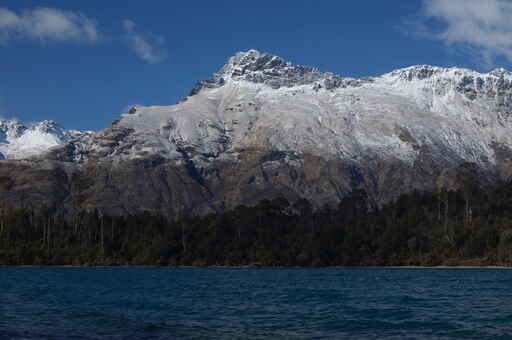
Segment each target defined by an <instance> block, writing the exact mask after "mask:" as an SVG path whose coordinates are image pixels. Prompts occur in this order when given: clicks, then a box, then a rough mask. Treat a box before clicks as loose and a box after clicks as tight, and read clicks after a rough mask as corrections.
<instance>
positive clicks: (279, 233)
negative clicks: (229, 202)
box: [0, 175, 512, 267]
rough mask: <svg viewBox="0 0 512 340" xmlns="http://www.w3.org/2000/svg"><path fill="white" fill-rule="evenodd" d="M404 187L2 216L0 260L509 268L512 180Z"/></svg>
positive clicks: (5, 213)
mask: <svg viewBox="0 0 512 340" xmlns="http://www.w3.org/2000/svg"><path fill="white" fill-rule="evenodd" d="M476 183H477V182H476V181H475V179H474V177H471V176H467V175H465V176H462V177H461V185H460V190H457V191H454V190H442V191H439V192H412V193H409V194H405V195H402V196H401V197H399V198H398V199H397V200H396V201H394V202H391V203H389V204H386V205H384V206H382V207H377V206H375V205H373V204H372V203H371V202H369V200H368V197H367V195H366V193H365V192H364V191H363V190H354V191H353V192H352V193H351V195H349V196H347V197H346V198H344V199H343V200H342V201H341V202H340V203H339V205H338V206H337V207H335V208H332V207H331V208H329V207H324V208H322V209H317V210H314V209H313V206H312V204H311V203H310V202H309V201H307V200H305V199H300V200H298V201H296V202H288V201H287V200H286V199H285V198H276V199H273V200H264V201H261V202H260V203H259V204H258V205H256V206H254V207H246V206H239V207H237V208H235V209H234V210H231V211H228V212H225V213H219V214H210V215H207V216H203V217H199V216H186V217H183V218H181V219H179V220H176V221H169V220H167V219H165V218H164V217H162V216H155V215H151V214H149V213H144V214H140V215H136V216H123V217H113V216H104V215H102V214H101V213H100V212H99V211H94V212H82V213H80V214H77V215H75V216H72V217H69V216H65V217H64V216H55V215H53V214H52V213H51V212H50V211H49V210H48V209H41V210H39V211H29V210H7V211H6V210H4V211H3V212H2V213H1V214H0V265H76V266H89V265H105V266H116V265H159V266H301V267H323V266H438V265H447V266H451V265H468V266H470V265H471V266H486V265H499V266H510V265H512V183H500V184H497V185H495V186H494V187H491V188H485V189H483V188H481V187H480V186H478V185H477V184H476Z"/></svg>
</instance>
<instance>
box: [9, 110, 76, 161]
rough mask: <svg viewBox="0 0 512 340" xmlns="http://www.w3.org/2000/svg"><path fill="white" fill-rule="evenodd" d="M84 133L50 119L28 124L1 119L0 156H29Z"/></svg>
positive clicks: (17, 157)
mask: <svg viewBox="0 0 512 340" xmlns="http://www.w3.org/2000/svg"><path fill="white" fill-rule="evenodd" d="M82 134H83V133H82V132H80V131H75V130H64V129H63V128H62V127H61V126H59V125H58V124H57V123H55V122H53V121H48V120H45V121H43V122H40V123H35V124H30V125H28V126H27V125H23V124H20V123H19V122H18V121H16V120H14V119H6V120H0V155H1V157H0V158H1V159H5V158H7V159H11V158H12V159H20V158H27V157H30V156H33V155H37V154H40V153H42V152H44V151H46V150H48V149H50V148H51V147H54V146H57V145H61V144H63V143H65V142H67V141H69V140H71V139H73V138H76V137H78V136H81V135H82Z"/></svg>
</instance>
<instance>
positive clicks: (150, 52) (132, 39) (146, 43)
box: [123, 19, 167, 64]
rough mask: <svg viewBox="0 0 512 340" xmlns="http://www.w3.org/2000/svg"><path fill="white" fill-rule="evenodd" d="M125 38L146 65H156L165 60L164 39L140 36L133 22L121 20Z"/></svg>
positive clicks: (150, 35) (153, 36)
mask: <svg viewBox="0 0 512 340" xmlns="http://www.w3.org/2000/svg"><path fill="white" fill-rule="evenodd" d="M123 28H124V31H125V33H126V37H127V39H128V41H129V43H130V45H131V47H132V48H133V50H134V51H135V53H136V54H137V55H138V56H139V57H140V58H141V59H142V60H145V61H147V62H148V63H153V64H154V63H158V62H160V61H162V60H163V59H165V57H166V54H167V53H166V50H165V48H164V47H163V45H164V39H163V38H162V37H160V36H156V35H153V34H146V35H142V34H141V33H139V32H138V31H137V29H136V28H137V27H136V25H135V22H133V21H132V20H128V19H125V20H123Z"/></svg>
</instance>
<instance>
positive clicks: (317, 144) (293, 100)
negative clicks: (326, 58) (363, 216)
mask: <svg viewBox="0 0 512 340" xmlns="http://www.w3.org/2000/svg"><path fill="white" fill-rule="evenodd" d="M511 103H512V74H511V73H509V72H507V71H505V70H503V69H497V70H494V71H492V72H490V73H485V74H482V73H478V72H475V71H470V70H466V69H459V68H439V67H432V66H426V65H423V66H413V67H409V68H405V69H401V70H396V71H393V72H391V73H388V74H385V75H382V76H379V77H373V78H364V79H353V78H344V77H341V76H337V75H333V74H331V73H322V72H320V71H319V70H317V69H314V68H310V67H304V66H295V65H293V64H292V63H290V62H286V61H284V60H283V59H281V58H279V57H276V56H272V55H270V54H262V53H259V52H257V51H255V50H250V51H248V52H242V53H238V54H237V55H236V56H234V57H232V58H230V59H229V61H228V63H227V64H226V65H225V66H224V67H223V68H222V69H221V70H220V71H219V72H218V73H216V74H215V75H214V76H213V77H212V78H211V79H209V80H206V81H203V82H201V83H199V84H198V85H197V86H196V88H194V89H193V90H192V91H191V93H190V95H189V96H188V97H187V98H185V99H184V100H183V101H182V102H180V103H179V104H178V105H172V106H152V107H134V108H133V109H132V110H131V112H129V113H126V114H124V115H122V116H121V117H120V119H119V120H118V121H117V122H116V123H115V124H114V125H113V127H112V128H111V129H107V130H106V131H104V132H103V133H102V134H100V135H98V136H97V137H96V139H95V140H93V141H88V142H86V143H84V145H80V146H79V150H78V153H77V159H87V157H90V156H94V155H98V156H100V157H101V158H104V157H107V158H119V159H131V158H137V157H142V158H143V157H146V156H147V155H148V154H157V155H160V156H162V157H165V158H168V159H174V160H178V161H179V160H182V159H183V157H186V159H192V160H193V161H194V162H196V163H197V164H199V165H204V164H207V163H208V161H210V160H212V159H215V158H218V157H227V158H230V159H237V155H238V152H239V150H245V149H250V148H258V149H266V150H274V151H282V152H287V153H290V154H297V155H303V154H313V155H318V156H321V157H323V158H325V159H332V160H350V161H352V162H356V163H357V162H360V161H362V160H364V159H365V158H368V157H387V158H392V159H397V160H400V161H403V162H406V163H407V164H410V165H413V164H414V162H415V161H416V160H417V159H418V157H420V155H421V154H422V153H425V152H427V151H428V152H429V153H430V154H432V155H433V156H434V157H436V158H439V159H440V160H443V161H448V162H453V163H457V162H461V161H471V162H476V163H478V164H480V165H481V166H483V167H489V166H491V167H492V166H494V165H495V164H496V161H497V159H496V157H497V153H496V148H500V147H501V146H507V147H508V146H511V145H512V138H511V134H510V131H511V130H510V128H511V125H510V120H511V117H510V114H511V113H512V106H511ZM120 133H121V134H122V135H123V136H122V137H121V138H119V134H120ZM111 138H114V139H116V143H115V144H112V143H111V142H110V140H111ZM105 141H107V142H105ZM91 143H92V144H91Z"/></svg>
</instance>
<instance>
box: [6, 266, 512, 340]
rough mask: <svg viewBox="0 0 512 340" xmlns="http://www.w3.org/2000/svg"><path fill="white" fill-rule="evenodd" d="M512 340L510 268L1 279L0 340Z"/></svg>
mask: <svg viewBox="0 0 512 340" xmlns="http://www.w3.org/2000/svg"><path fill="white" fill-rule="evenodd" d="M67 338H73V339H103V338H107V339H205V338H206V339H208V338H216V339H218V338H220V339H245V338H250V339H273V338H285V339H286V338H289V339H296V338H297V339H335V338H348V339H351V338H353V339H365V338H368V339H374V338H379V339H398V338H407V339H418V338H419V339H422V338H439V339H452V338H454V339H455V338H456V339H461V338H478V339H499V338H502V339H511V338H512V271H510V270H501V269H170V268H11V267H4V268H0V339H67Z"/></svg>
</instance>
